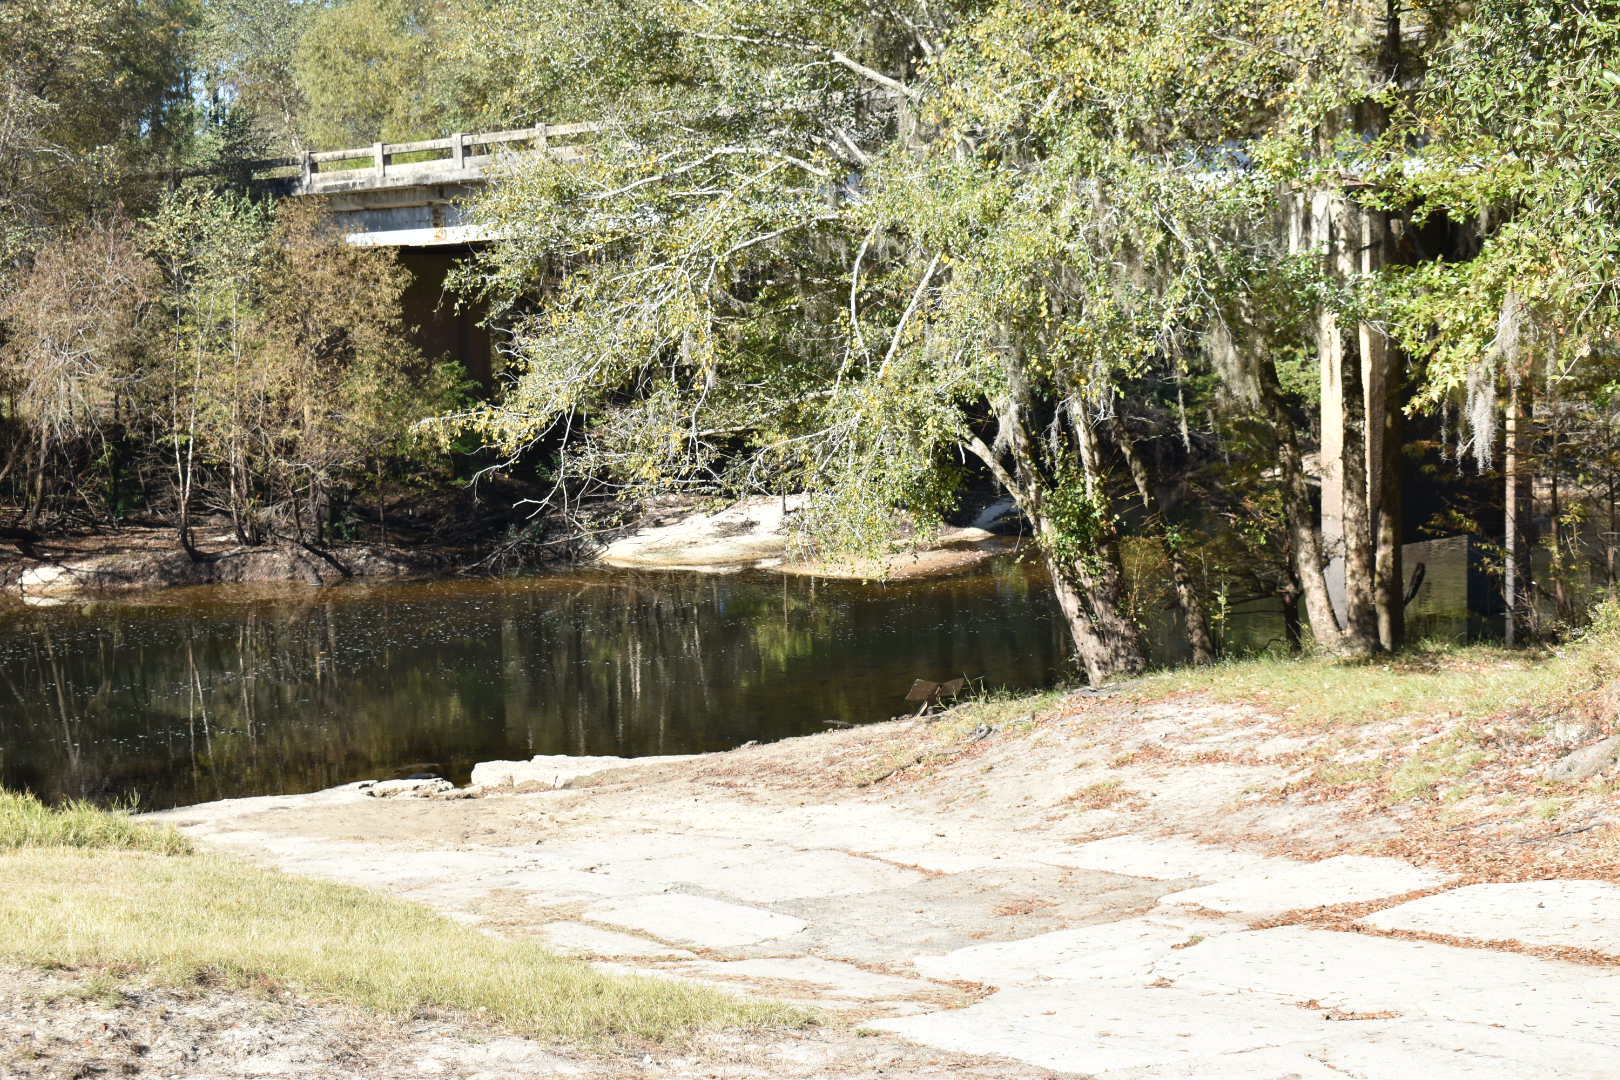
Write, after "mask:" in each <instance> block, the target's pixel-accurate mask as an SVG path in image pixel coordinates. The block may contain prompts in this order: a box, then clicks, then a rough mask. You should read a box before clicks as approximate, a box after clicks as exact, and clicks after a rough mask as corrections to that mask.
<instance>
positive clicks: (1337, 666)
mask: <svg viewBox="0 0 1620 1080" xmlns="http://www.w3.org/2000/svg"><path fill="white" fill-rule="evenodd" d="M1589 652H1590V649H1588V648H1587V647H1585V646H1573V647H1569V648H1566V649H1563V650H1559V651H1556V652H1555V651H1551V650H1545V649H1533V650H1516V651H1515V650H1507V649H1503V648H1501V647H1499V646H1494V645H1466V646H1454V645H1424V646H1417V647H1414V648H1413V649H1411V650H1409V651H1406V652H1403V653H1400V654H1398V655H1396V656H1391V657H1385V658H1380V659H1377V660H1371V661H1363V662H1350V661H1342V660H1334V659H1332V658H1330V657H1323V656H1306V657H1300V658H1294V657H1285V656H1274V655H1267V656H1260V657H1254V658H1251V659H1243V660H1233V661H1228V662H1225V663H1221V664H1215V665H1212V666H1210V667H1205V668H1182V669H1178V670H1175V671H1167V672H1162V673H1159V674H1155V675H1150V676H1148V677H1147V678H1145V679H1142V680H1140V681H1138V682H1136V683H1133V684H1131V685H1130V686H1129V687H1128V688H1127V689H1126V692H1127V693H1128V694H1131V695H1132V696H1134V697H1137V698H1140V699H1143V700H1147V699H1153V698H1161V697H1166V696H1169V695H1172V694H1178V693H1203V694H1209V695H1210V696H1212V697H1217V698H1221V699H1223V700H1238V701H1247V702H1252V703H1254V704H1256V705H1260V706H1263V707H1265V708H1267V709H1269V710H1271V711H1274V712H1277V713H1279V714H1280V715H1282V716H1283V717H1285V718H1286V719H1288V720H1290V721H1292V722H1294V723H1297V724H1299V725H1300V726H1301V727H1306V728H1311V729H1316V730H1324V729H1330V728H1334V727H1340V726H1354V725H1360V724H1367V723H1374V722H1378V721H1384V720H1395V719H1399V718H1402V717H1413V716H1431V715H1435V714H1438V713H1450V714H1453V715H1455V716H1457V717H1458V718H1459V719H1465V720H1466V719H1475V718H1480V717H1485V716H1490V715H1493V714H1498V713H1502V712H1508V711H1512V710H1514V709H1517V708H1523V707H1526V706H1531V705H1535V704H1539V703H1541V702H1544V701H1548V700H1551V699H1554V698H1556V697H1557V696H1558V695H1559V694H1561V693H1562V692H1564V691H1566V690H1569V689H1571V679H1572V677H1573V676H1577V675H1579V674H1580V671H1578V669H1582V668H1584V667H1587V666H1589V665H1588V664H1587V663H1586V661H1587V660H1588V659H1589V656H1588V653H1589Z"/></svg>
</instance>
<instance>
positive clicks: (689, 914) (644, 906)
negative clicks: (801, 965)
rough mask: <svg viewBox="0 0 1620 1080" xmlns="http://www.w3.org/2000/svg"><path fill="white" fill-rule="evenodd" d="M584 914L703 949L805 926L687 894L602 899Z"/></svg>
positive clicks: (790, 918) (754, 940)
mask: <svg viewBox="0 0 1620 1080" xmlns="http://www.w3.org/2000/svg"><path fill="white" fill-rule="evenodd" d="M583 918H586V919H589V920H591V921H592V922H601V923H608V924H609V925H611V926H621V927H624V928H626V929H629V930H640V931H641V932H643V933H646V934H650V935H651V936H653V937H657V938H663V939H664V940H666V941H678V942H680V943H682V944H685V945H698V946H701V947H703V948H708V949H725V948H731V947H734V946H739V945H754V944H757V943H758V942H761V941H774V940H776V939H778V938H785V937H791V936H793V935H794V934H798V933H801V932H803V931H804V929H805V927H806V926H808V925H809V924H808V923H806V922H805V921H804V920H802V919H796V918H794V917H793V916H791V915H779V914H777V913H776V912H774V911H766V910H765V909H764V908H756V907H746V906H744V905H742V904H728V903H726V902H725V901H723V900H710V899H709V898H708V897H704V896H690V895H688V894H686V893H660V894H657V895H655V896H629V897H622V898H619V899H614V900H604V901H601V902H600V903H596V904H592V905H591V906H590V907H588V908H586V909H585V911H584V913H583Z"/></svg>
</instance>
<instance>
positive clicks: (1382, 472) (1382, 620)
mask: <svg viewBox="0 0 1620 1080" xmlns="http://www.w3.org/2000/svg"><path fill="white" fill-rule="evenodd" d="M1386 352H1387V354H1389V355H1390V356H1391V357H1393V354H1394V352H1395V350H1394V349H1393V348H1391V347H1389V346H1388V343H1386ZM1385 372H1386V378H1387V380H1388V381H1387V382H1386V384H1385V399H1384V433H1383V439H1382V440H1381V445H1380V446H1379V467H1378V482H1377V490H1378V518H1377V520H1376V522H1375V526H1376V529H1377V535H1376V536H1375V538H1374V539H1375V543H1376V547H1377V550H1376V552H1375V559H1376V565H1377V570H1376V580H1375V581H1374V590H1375V593H1376V600H1377V604H1378V643H1379V644H1380V645H1382V646H1383V647H1384V648H1385V649H1387V650H1389V651H1390V652H1394V651H1395V650H1397V649H1399V648H1401V647H1402V646H1403V645H1405V644H1406V570H1405V567H1404V566H1403V565H1402V559H1401V537H1402V535H1403V534H1404V533H1405V531H1406V523H1405V520H1404V515H1403V513H1402V509H1401V499H1402V495H1401V448H1402V446H1404V445H1405V439H1406V418H1405V416H1404V414H1403V413H1402V411H1401V405H1400V393H1401V380H1400V365H1399V361H1398V359H1396V360H1395V361H1394V362H1392V363H1387V364H1386V366H1385Z"/></svg>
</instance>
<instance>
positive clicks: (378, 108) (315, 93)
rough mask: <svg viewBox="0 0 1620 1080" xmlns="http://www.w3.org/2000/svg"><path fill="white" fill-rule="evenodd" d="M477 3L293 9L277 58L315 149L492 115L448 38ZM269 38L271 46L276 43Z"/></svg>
mask: <svg viewBox="0 0 1620 1080" xmlns="http://www.w3.org/2000/svg"><path fill="white" fill-rule="evenodd" d="M480 6H481V5H480V4H479V3H477V0H342V2H340V3H335V4H332V5H329V6H323V7H320V8H317V9H315V10H313V11H310V12H308V13H307V14H300V15H299V16H298V18H299V19H301V20H302V23H303V25H302V26H301V27H300V30H301V32H299V33H298V34H297V40H296V45H295V46H294V47H293V49H292V54H291V57H290V61H279V62H280V63H283V64H285V65H286V68H287V70H286V73H285V74H283V75H281V76H279V77H281V78H285V77H286V74H290V75H291V77H292V78H291V83H292V85H293V86H294V87H296V89H297V92H298V94H299V96H300V97H301V99H302V105H303V113H302V121H301V123H300V124H299V128H300V133H301V135H302V137H303V138H304V139H305V140H307V142H308V143H309V144H311V145H313V146H317V147H322V148H328V149H331V148H339V147H350V146H365V145H367V144H369V143H373V142H377V141H383V142H401V141H406V140H410V139H431V138H438V137H440V136H442V135H444V134H447V133H449V132H451V131H474V130H479V129H480V128H481V127H482V126H484V123H486V122H494V123H499V119H498V118H497V117H496V116H494V115H492V114H490V113H489V111H488V110H487V109H484V108H483V107H482V101H483V96H484V89H483V86H482V85H481V81H480V77H479V76H480V71H479V68H478V66H477V65H476V64H475V63H471V62H469V58H468V57H467V56H466V55H465V54H464V53H463V54H461V55H460V56H456V55H453V53H452V47H453V42H455V40H456V39H457V36H458V35H460V34H462V33H464V32H465V28H464V27H463V26H462V22H463V20H466V19H469V18H471V17H472V16H473V14H474V13H475V12H476V11H477V10H478V8H479V7H480ZM278 45H279V43H278Z"/></svg>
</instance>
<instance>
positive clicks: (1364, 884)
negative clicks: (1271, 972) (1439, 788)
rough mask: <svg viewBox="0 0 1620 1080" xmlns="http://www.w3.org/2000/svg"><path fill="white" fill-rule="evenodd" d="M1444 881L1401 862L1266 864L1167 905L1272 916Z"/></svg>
mask: <svg viewBox="0 0 1620 1080" xmlns="http://www.w3.org/2000/svg"><path fill="white" fill-rule="evenodd" d="M1445 881H1446V877H1445V875H1443V874H1438V873H1435V872H1434V871H1432V870H1423V869H1420V868H1419V867H1416V866H1413V865H1412V864H1410V863H1406V862H1402V861H1401V860H1400V859H1382V858H1372V857H1370V856H1366V855H1338V856H1335V857H1333V858H1331V859H1323V860H1321V861H1320V862H1298V861H1295V860H1292V859H1287V860H1283V859H1274V860H1268V861H1267V863H1266V864H1265V866H1263V867H1262V868H1261V869H1259V870H1258V871H1255V872H1253V873H1248V874H1245V875H1243V876H1242V877H1237V878H1232V879H1230V880H1226V881H1218V882H1216V883H1215V884H1213V885H1202V886H1199V887H1198V888H1195V889H1184V890H1182V891H1181V892H1175V893H1171V894H1170V895H1169V896H1166V897H1165V898H1164V903H1165V904H1167V905H1175V906H1183V907H1201V908H1208V909H1210V910H1212V911H1228V912H1243V913H1244V914H1248V915H1268V914H1275V913H1277V912H1282V911H1292V910H1294V909H1296V908H1313V907H1321V906H1323V905H1327V904H1354V903H1360V902H1362V901H1365V900H1381V899H1383V898H1384V897H1386V896H1399V895H1401V894H1402V893H1409V892H1416V891H1417V890H1419V889H1430V888H1433V887H1434V886H1436V885H1441V884H1444V883H1445Z"/></svg>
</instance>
